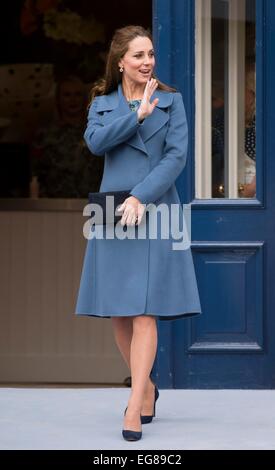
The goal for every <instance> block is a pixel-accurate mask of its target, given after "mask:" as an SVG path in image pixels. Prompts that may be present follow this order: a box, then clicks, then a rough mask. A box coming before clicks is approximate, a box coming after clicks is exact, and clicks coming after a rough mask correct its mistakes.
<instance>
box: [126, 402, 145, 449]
mask: <svg viewBox="0 0 275 470" xmlns="http://www.w3.org/2000/svg"><path fill="white" fill-rule="evenodd" d="M127 408H128V406H127V407H126V408H125V411H124V416H125V414H126V411H127ZM122 436H123V437H124V439H125V440H126V441H139V439H141V436H142V431H132V430H131V429H122Z"/></svg>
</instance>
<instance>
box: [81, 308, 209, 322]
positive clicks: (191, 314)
mask: <svg viewBox="0 0 275 470" xmlns="http://www.w3.org/2000/svg"><path fill="white" fill-rule="evenodd" d="M201 314H202V312H201V311H198V310H194V311H192V312H190V311H189V312H180V313H175V314H172V315H163V314H161V313H153V312H150V313H149V312H145V313H133V314H131V315H129V314H126V315H99V314H95V313H84V312H81V313H80V312H75V315H79V316H89V317H96V318H118V317H127V318H129V317H137V316H139V317H141V316H146V315H151V316H154V317H158V319H159V320H162V321H165V320H177V319H180V318H185V317H188V318H190V317H194V316H198V315H201Z"/></svg>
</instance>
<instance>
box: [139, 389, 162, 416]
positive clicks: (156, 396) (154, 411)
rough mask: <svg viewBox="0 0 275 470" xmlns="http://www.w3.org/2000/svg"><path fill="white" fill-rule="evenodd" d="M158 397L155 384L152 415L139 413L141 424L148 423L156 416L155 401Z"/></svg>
mask: <svg viewBox="0 0 275 470" xmlns="http://www.w3.org/2000/svg"><path fill="white" fill-rule="evenodd" d="M158 397H159V390H158V387H157V386H156V385H155V401H154V409H153V414H152V415H141V424H148V423H151V422H152V420H153V418H154V417H155V416H156V401H157V399H158Z"/></svg>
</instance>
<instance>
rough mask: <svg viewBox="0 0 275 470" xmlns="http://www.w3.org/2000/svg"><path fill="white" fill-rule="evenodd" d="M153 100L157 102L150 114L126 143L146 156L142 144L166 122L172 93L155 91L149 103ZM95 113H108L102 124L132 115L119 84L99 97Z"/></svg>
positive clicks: (145, 150)
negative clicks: (166, 109) (115, 88)
mask: <svg viewBox="0 0 275 470" xmlns="http://www.w3.org/2000/svg"><path fill="white" fill-rule="evenodd" d="M155 98H158V99H159V102H158V104H157V106H156V108H155V109H154V111H153V112H152V114H150V116H148V117H147V118H146V119H145V120H144V122H143V124H142V126H140V128H139V129H138V131H137V132H136V133H135V134H134V135H133V136H132V137H130V138H129V139H128V140H127V141H126V143H127V144H128V145H131V146H132V147H134V148H136V149H138V150H140V151H142V152H144V153H145V154H146V155H147V156H148V152H147V149H146V146H145V145H144V142H146V141H147V140H148V139H150V137H152V135H154V134H155V133H156V132H157V131H158V130H159V129H160V128H161V127H162V126H164V124H165V123H166V122H167V121H168V119H169V115H168V112H167V111H165V108H167V107H168V106H170V105H171V103H172V99H173V96H172V93H167V92H165V91H162V90H156V91H155V93H154V94H153V95H152V97H151V100H150V101H151V102H152V101H153V100H154V99H155ZM97 111H98V112H102V111H108V113H105V114H104V115H103V117H102V120H103V123H104V124H108V123H110V122H111V121H112V120H113V119H115V118H117V117H120V116H123V115H125V114H129V115H130V113H132V111H131V109H130V107H129V105H128V103H127V100H126V98H125V96H124V94H123V91H122V85H121V83H119V84H118V88H117V90H114V91H113V92H111V93H109V94H108V95H102V96H101V97H100V100H99V101H98V104H97Z"/></svg>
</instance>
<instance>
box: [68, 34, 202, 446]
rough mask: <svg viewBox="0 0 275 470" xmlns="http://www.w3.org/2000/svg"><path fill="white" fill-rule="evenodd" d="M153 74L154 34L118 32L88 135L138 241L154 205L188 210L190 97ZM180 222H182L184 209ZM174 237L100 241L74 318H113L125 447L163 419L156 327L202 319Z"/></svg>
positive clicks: (187, 256) (189, 268)
mask: <svg viewBox="0 0 275 470" xmlns="http://www.w3.org/2000/svg"><path fill="white" fill-rule="evenodd" d="M154 66H155V57H154V51H153V44H152V38H151V35H150V33H149V32H148V31H147V30H145V29H144V28H142V27H140V26H127V27H124V28H121V29H118V30H117V31H116V32H115V34H114V37H113V40H112V42H111V47H110V51H109V54H108V57H107V64H106V73H105V79H104V80H101V81H100V83H99V84H97V85H96V86H95V87H94V89H93V91H92V103H91V106H90V110H89V116H88V125H87V128H86V131H85V134H84V137H85V140H86V143H87V145H88V147H89V149H90V150H91V152H92V153H93V154H96V155H103V154H104V155H105V167H104V173H103V178H102V182H101V187H100V191H112V190H113V191H115V190H123V189H131V188H132V190H131V193H130V194H131V196H130V197H128V198H127V199H126V200H125V201H124V202H123V204H122V205H121V207H120V209H121V214H122V217H121V224H122V225H123V226H126V227H127V228H131V229H132V230H133V232H134V233H136V231H137V230H138V226H139V225H140V224H142V222H144V220H147V219H148V217H149V215H148V214H149V212H145V206H146V205H150V204H154V205H156V206H159V205H160V204H165V205H166V207H171V204H176V205H180V200H179V196H178V193H177V190H176V186H175V184H174V182H175V180H176V178H177V176H178V175H179V174H180V173H181V171H182V169H183V167H184V166H185V162H186V156H187V123H186V115H185V109H184V105H183V101H182V96H181V94H180V93H179V92H176V90H174V89H173V88H170V87H169V86H167V85H165V84H163V83H161V82H160V81H159V80H158V79H157V78H156V76H155V74H154ZM145 214H146V215H145ZM179 215H180V219H181V222H182V221H183V211H182V208H181V206H180V211H179ZM143 216H144V217H143ZM146 217H147V219H146ZM136 222H137V223H136ZM169 230H170V232H169V237H168V238H166V239H162V237H161V234H160V231H159V230H158V231H157V237H156V238H155V239H150V238H149V237H148V236H147V237H145V238H144V239H142V238H139V239H130V238H129V239H126V238H125V239H118V238H114V239H96V238H92V239H90V240H89V241H88V244H87V248H86V254H85V259H84V265H83V271H82V277H81V282H80V290H79V294H78V302H77V307H76V313H77V314H79V315H91V316H99V317H105V318H110V317H111V318H112V322H113V327H114V334H115V339H116V342H117V345H118V348H119V350H120V352H121V354H122V356H123V358H124V360H125V361H126V363H127V365H128V367H129V369H130V371H131V378H132V381H131V385H132V390H131V395H130V399H129V402H128V406H127V408H126V410H125V415H124V429H123V432H122V434H123V437H124V438H125V439H127V440H138V439H140V438H141V436H142V429H141V424H142V423H148V422H151V421H152V418H153V416H154V415H155V402H156V400H157V398H158V395H159V393H158V389H157V386H156V385H155V384H154V383H153V381H152V379H151V374H150V373H151V370H152V367H153V363H154V359H155V355H156V350H157V325H156V318H157V317H158V318H159V319H162V320H171V319H177V318H184V317H186V316H190V315H196V314H200V313H201V306H200V300H199V295H198V289H197V283H196V277H195V271H194V265H193V259H192V254H191V251H190V247H189V248H188V249H185V250H176V249H172V236H171V227H170V228H169ZM107 231H108V227H107V226H106V232H107Z"/></svg>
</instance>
